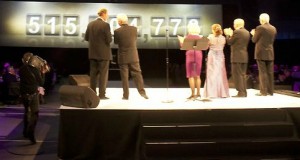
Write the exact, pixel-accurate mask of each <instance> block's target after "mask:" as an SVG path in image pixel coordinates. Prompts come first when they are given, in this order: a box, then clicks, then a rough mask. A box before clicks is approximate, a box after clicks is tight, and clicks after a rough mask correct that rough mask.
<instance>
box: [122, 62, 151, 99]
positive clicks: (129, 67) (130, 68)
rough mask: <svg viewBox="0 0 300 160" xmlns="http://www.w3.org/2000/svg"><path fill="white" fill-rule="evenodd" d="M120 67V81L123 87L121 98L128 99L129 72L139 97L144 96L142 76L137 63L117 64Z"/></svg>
mask: <svg viewBox="0 0 300 160" xmlns="http://www.w3.org/2000/svg"><path fill="white" fill-rule="evenodd" d="M119 67H120V75H121V79H122V86H123V97H124V98H128V97H129V72H130V75H131V76H132V79H133V81H134V83H135V85H136V87H137V90H138V92H139V93H140V94H141V95H145V94H146V92H145V89H144V80H143V76H142V70H141V67H140V63H139V62H134V63H127V64H119Z"/></svg>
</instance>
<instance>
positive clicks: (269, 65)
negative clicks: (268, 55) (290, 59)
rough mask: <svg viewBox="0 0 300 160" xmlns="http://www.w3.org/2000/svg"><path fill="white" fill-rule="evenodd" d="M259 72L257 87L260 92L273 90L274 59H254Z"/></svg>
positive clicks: (271, 92)
mask: <svg viewBox="0 0 300 160" xmlns="http://www.w3.org/2000/svg"><path fill="white" fill-rule="evenodd" d="M256 62H257V66H258V74H259V89H260V93H261V94H271V95H273V92H274V61H272V60H256Z"/></svg>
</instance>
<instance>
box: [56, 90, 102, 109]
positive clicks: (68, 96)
mask: <svg viewBox="0 0 300 160" xmlns="http://www.w3.org/2000/svg"><path fill="white" fill-rule="evenodd" d="M59 94H60V101H61V104H62V105H64V106H70V107H77V108H96V107H97V106H98V105H99V102H100V98H99V97H98V96H97V95H96V93H95V92H94V91H93V90H92V89H91V88H90V87H86V86H74V85H62V86H61V87H60V88H59Z"/></svg>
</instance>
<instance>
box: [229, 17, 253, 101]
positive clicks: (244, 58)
mask: <svg viewBox="0 0 300 160" xmlns="http://www.w3.org/2000/svg"><path fill="white" fill-rule="evenodd" d="M244 26H245V22H244V20H243V19H241V18H237V19H235V20H234V21H233V28H234V31H233V30H232V29H231V28H227V29H224V33H225V35H226V41H227V44H228V45H230V50H231V55H230V61H231V76H232V79H233V83H234V85H235V88H236V90H237V91H238V93H237V95H235V96H232V97H247V68H248V44H249V41H250V33H249V31H248V30H246V29H245V28H244Z"/></svg>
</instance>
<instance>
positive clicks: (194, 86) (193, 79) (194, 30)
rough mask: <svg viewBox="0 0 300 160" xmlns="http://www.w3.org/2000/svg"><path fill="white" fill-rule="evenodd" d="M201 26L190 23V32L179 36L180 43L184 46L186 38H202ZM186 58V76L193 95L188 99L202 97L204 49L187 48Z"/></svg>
mask: <svg viewBox="0 0 300 160" xmlns="http://www.w3.org/2000/svg"><path fill="white" fill-rule="evenodd" d="M199 34H200V26H199V25H198V24H196V23H190V24H189V25H188V34H187V35H186V36H185V37H180V36H178V39H179V42H180V45H181V46H182V44H183V41H184V39H186V38H188V39H195V40H197V39H200V38H201V36H200V35H199ZM185 55H186V59H185V62H186V63H185V66H186V77H187V79H188V82H189V86H190V89H191V95H190V96H189V97H188V98H187V99H196V98H197V97H200V87H201V79H200V74H201V68H202V51H199V50H187V51H186V53H185Z"/></svg>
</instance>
